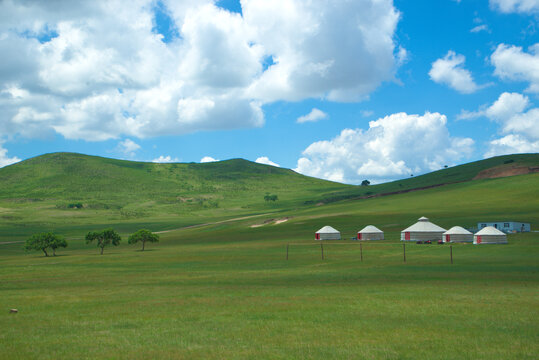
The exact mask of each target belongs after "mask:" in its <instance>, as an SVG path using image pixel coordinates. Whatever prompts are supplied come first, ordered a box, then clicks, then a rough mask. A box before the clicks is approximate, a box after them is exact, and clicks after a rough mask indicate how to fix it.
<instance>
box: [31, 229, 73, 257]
mask: <svg viewBox="0 0 539 360" xmlns="http://www.w3.org/2000/svg"><path fill="white" fill-rule="evenodd" d="M60 247H67V241H66V240H65V239H64V237H63V236H61V235H56V234H54V233H52V232H44V233H39V234H34V235H32V236H31V237H30V238H29V239H27V240H26V243H25V244H24V249H25V250H26V251H32V250H36V251H43V253H44V254H45V256H49V253H47V249H48V248H51V249H52V255H53V256H56V249H58V248H60Z"/></svg>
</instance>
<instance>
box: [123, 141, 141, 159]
mask: <svg viewBox="0 0 539 360" xmlns="http://www.w3.org/2000/svg"><path fill="white" fill-rule="evenodd" d="M118 149H119V150H120V151H121V152H122V153H124V154H125V155H127V156H130V157H134V156H135V152H136V151H137V150H138V149H140V145H139V144H137V143H136V142H134V141H133V140H131V139H125V140H124V141H120V143H119V144H118Z"/></svg>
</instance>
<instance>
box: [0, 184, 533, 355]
mask: <svg viewBox="0 0 539 360" xmlns="http://www.w3.org/2000/svg"><path fill="white" fill-rule="evenodd" d="M538 185H539V174H530V175H521V176H515V177H510V178H500V179H485V180H475V181H469V182H457V183H454V184H450V185H445V186H442V187H436V188H432V189H428V190H423V191H417V192H409V193H403V194H398V195H391V196H386V197H379V198H370V199H361V200H346V201H339V202H331V203H326V204H325V205H320V206H316V205H314V206H313V205H302V204H303V203H302V202H301V201H300V200H302V199H308V196H305V192H302V193H300V194H298V195H297V196H296V197H295V198H293V197H292V195H291V200H290V202H289V204H292V205H293V204H296V205H293V206H292V205H291V206H284V205H282V204H281V205H275V206H274V205H267V206H268V207H267V208H264V206H266V204H263V203H262V204H261V205H260V206H258V205H257V206H254V205H253V207H252V208H244V209H243V210H241V211H240V210H238V211H235V210H233V211H230V213H229V214H215V213H212V212H211V211H212V210H211V209H205V210H200V212H198V213H197V212H193V213H192V214H191V215H189V216H188V217H187V218H188V219H189V220H186V219H176V220H175V221H174V220H172V219H173V216H171V217H170V218H169V220H167V221H163V222H160V220H159V218H158V217H155V218H153V217H150V218H149V220H148V218H145V217H143V218H141V219H124V220H123V221H122V220H121V219H120V220H117V219H112V220H108V221H106V220H107V219H106V216H104V215H102V213H98V214H97V215H94V217H90V216H89V217H88V220H89V224H86V225H85V224H84V223H83V222H81V221H75V222H74V223H73V224H69V223H67V222H65V223H62V222H61V221H60V220H57V219H52V220H50V219H48V217H47V216H52V215H51V214H55V212H54V211H56V210H54V211H52V212H50V213H47V212H46V211H44V212H43V210H39V211H37V213H38V216H40V217H42V220H40V221H42V222H43V223H44V224H53V225H54V227H55V228H56V229H60V230H63V231H62V232H63V233H65V234H66V235H68V240H69V241H70V245H69V248H68V249H65V250H60V251H59V252H58V253H59V255H60V256H56V257H49V258H45V257H43V256H42V255H41V254H39V253H30V254H25V253H24V252H23V251H22V249H21V243H11V244H3V245H0V280H1V281H0V329H2V331H1V332H0V348H1V349H2V351H0V359H59V358H77V359H85V358H89V359H96V358H111V359H148V358H165V359H167V358H169V359H182V358H184V359H193V358H195V359H196V358H199V359H251V358H255V357H256V358H260V359H291V358H292V359H293V358H296V359H302V358H317V359H318V358H320V359H343V358H345V359H348V358H357V359H536V358H538V357H539V322H538V320H537V319H539V260H538V259H539V233H526V234H512V235H509V238H508V239H509V244H508V245H490V246H489V245H482V246H474V245H471V244H455V245H453V255H454V263H453V264H451V263H450V258H449V251H450V250H449V247H448V246H447V245H417V244H407V246H406V255H407V259H406V260H407V261H406V263H404V262H403V253H402V251H403V248H402V244H401V243H400V242H399V241H398V239H399V232H400V230H402V229H403V228H405V227H407V226H408V225H410V224H412V223H413V222H415V221H416V220H417V218H418V217H420V216H422V215H425V216H428V217H429V218H430V219H431V220H432V221H433V222H435V223H436V224H438V225H440V226H443V227H445V228H449V227H451V226H453V225H461V226H466V227H471V226H474V225H475V224H476V223H477V222H478V221H488V220H502V219H506V218H508V217H509V218H510V219H509V220H516V221H526V222H530V223H531V226H532V229H537V228H538V226H539V186H538ZM332 186H333V185H332ZM253 189H254V190H253V192H252V194H253V198H252V199H255V197H257V196H258V195H256V196H255V195H254V194H258V193H259V190H256V189H255V185H253ZM350 189H351V188H350ZM360 190H361V189H360ZM345 191H349V189H348V188H347V189H345ZM315 193H316V192H314V191H313V194H315ZM46 201H48V200H46ZM272 206H274V207H272ZM29 209H30V207H28V208H26V210H25V211H30V210H29ZM58 211H60V210H58ZM62 211H64V210H62ZM84 211H89V210H88V209H84ZM47 214H48V215H47ZM244 215H255V216H254V217H248V218H244V219H239V220H233V221H228V222H221V221H222V220H226V219H229V218H231V217H233V216H244ZM285 218H288V220H287V221H286V222H283V223H280V224H275V220H277V219H285ZM96 219H97V220H98V221H96ZM48 221H50V222H48ZM152 221H153V223H152ZM197 221H198V223H204V222H207V223H212V222H215V223H213V224H208V225H203V226H198V227H191V228H182V226H184V225H189V224H190V223H197ZM18 224H20V223H18V222H16V221H15V222H13V223H10V224H7V225H6V224H4V225H3V227H0V230H1V231H2V232H4V234H3V239H9V238H15V239H16V238H17V237H10V236H12V235H10V234H6V233H5V232H6V229H20V235H19V238H23V236H24V231H30V230H34V229H37V228H38V226H39V224H37V225H36V224H35V223H34V224H32V225H30V226H29V227H26V228H25V227H22V226H20V227H18ZM109 224H115V226H116V227H117V228H118V229H119V230H120V232H121V233H122V236H123V238H124V242H123V244H122V245H121V246H119V247H117V248H106V249H105V254H104V255H103V256H100V255H98V249H97V248H96V247H94V246H89V245H85V244H84V242H83V241H82V238H83V236H84V234H85V233H86V232H87V231H88V227H90V226H91V227H99V226H104V225H109ZM147 224H150V225H152V224H153V226H155V227H156V228H155V229H153V230H161V229H173V228H174V227H177V228H180V229H178V230H173V231H169V232H165V233H162V234H161V242H160V243H159V244H150V245H148V246H147V249H148V251H144V252H141V251H138V250H139V247H140V246H139V245H133V246H131V245H127V244H126V241H125V240H126V235H128V234H129V233H130V232H131V231H133V230H134V229H137V228H138V227H142V225H147ZM163 224H165V225H166V226H163ZM367 224H373V225H376V226H378V227H379V228H381V229H383V230H384V231H385V233H386V239H387V240H384V241H380V242H369V243H363V245H362V248H363V249H362V250H363V261H360V248H359V243H358V242H353V241H350V240H346V239H349V238H350V237H352V236H354V235H355V233H356V232H357V230H359V229H360V228H362V227H363V226H365V225H367ZM253 225H257V227H252V226H253ZM323 225H331V226H334V227H335V228H337V229H339V230H340V231H341V233H342V235H343V238H344V239H343V240H342V241H340V242H339V244H335V243H329V242H325V243H324V260H322V259H321V249H320V245H319V243H318V242H315V241H314V240H313V234H314V231H316V230H317V229H319V228H320V227H322V226H323ZM160 226H161V228H159V227H160ZM341 243H342V244H341ZM287 244H292V245H290V246H289V260H286V246H287ZM10 308H17V309H19V313H17V314H10V313H9V309H10Z"/></svg>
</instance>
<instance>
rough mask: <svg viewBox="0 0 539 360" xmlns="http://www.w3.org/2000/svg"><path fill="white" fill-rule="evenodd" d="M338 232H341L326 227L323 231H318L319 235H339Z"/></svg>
mask: <svg viewBox="0 0 539 360" xmlns="http://www.w3.org/2000/svg"><path fill="white" fill-rule="evenodd" d="M338 232H339V231H338V230H335V229H334V228H332V227H331V226H329V225H326V226H324V227H323V228H322V229H320V230H318V231H317V232H316V233H319V234H335V233H338Z"/></svg>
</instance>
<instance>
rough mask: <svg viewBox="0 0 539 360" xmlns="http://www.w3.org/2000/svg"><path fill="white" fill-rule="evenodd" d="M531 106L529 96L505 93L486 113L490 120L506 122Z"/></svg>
mask: <svg viewBox="0 0 539 360" xmlns="http://www.w3.org/2000/svg"><path fill="white" fill-rule="evenodd" d="M529 104H530V101H529V99H528V97H527V96H524V95H522V94H519V93H508V92H504V93H502V94H501V95H500V97H499V98H498V100H496V101H495V102H494V103H493V104H492V105H491V106H489V107H488V108H487V109H486V110H485V112H484V113H485V115H486V116H487V117H488V118H490V119H493V120H501V121H505V120H507V119H510V118H511V117H512V116H514V115H516V114H518V113H522V112H523V111H524V109H526V108H527V107H528V106H529Z"/></svg>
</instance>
